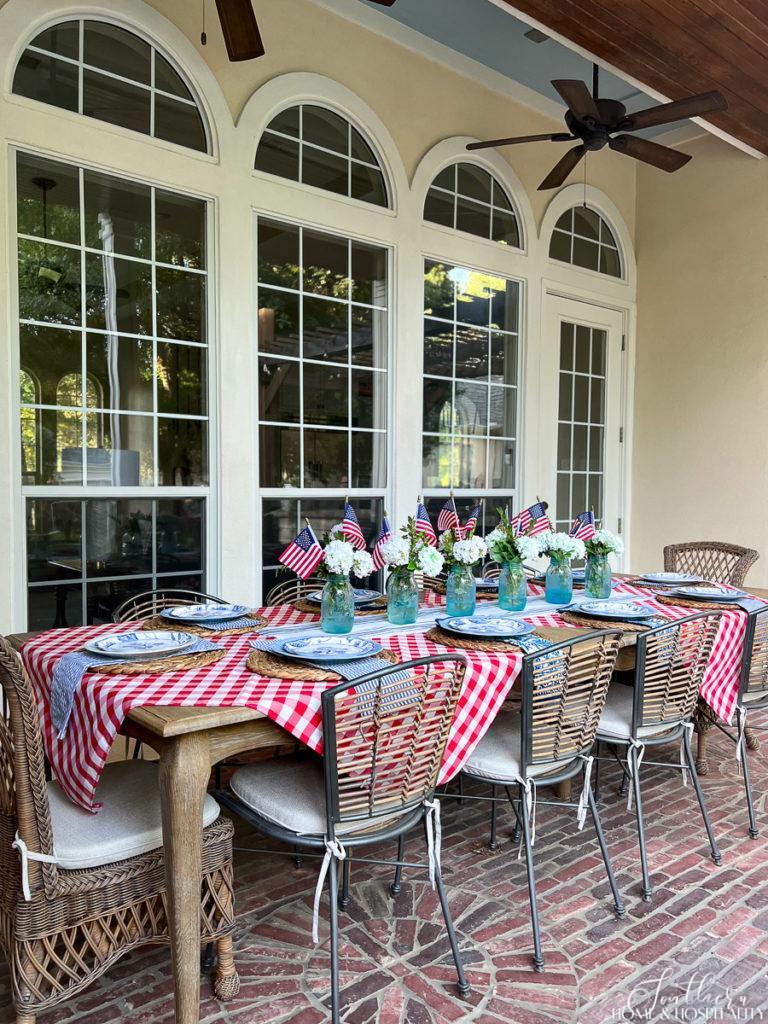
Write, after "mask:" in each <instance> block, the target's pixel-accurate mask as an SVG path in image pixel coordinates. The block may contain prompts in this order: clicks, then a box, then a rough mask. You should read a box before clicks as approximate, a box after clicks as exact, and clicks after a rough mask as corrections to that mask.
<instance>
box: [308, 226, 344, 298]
mask: <svg viewBox="0 0 768 1024" xmlns="http://www.w3.org/2000/svg"><path fill="white" fill-rule="evenodd" d="M303 235H304V250H303V251H304V291H305V292H315V293H316V294H318V295H329V296H332V297H334V298H337V299H347V298H349V243H348V242H347V241H346V239H341V238H336V237H335V236H334V235H325V234H320V233H319V232H316V231H307V230H305V231H304V233H303Z"/></svg>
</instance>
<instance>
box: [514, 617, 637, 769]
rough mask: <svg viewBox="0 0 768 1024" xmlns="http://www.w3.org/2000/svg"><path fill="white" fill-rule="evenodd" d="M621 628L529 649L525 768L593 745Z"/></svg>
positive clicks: (524, 708)
mask: <svg viewBox="0 0 768 1024" xmlns="http://www.w3.org/2000/svg"><path fill="white" fill-rule="evenodd" d="M620 638H621V634H620V633H616V632H611V631H608V630H605V631H600V632H596V633H590V634H589V635H588V636H582V637H579V638H578V639H575V640H567V641H565V642H564V643H560V644H557V645H555V646H553V647H549V648H546V649H544V650H543V651H539V652H537V653H535V654H529V655H527V656H526V657H525V659H524V661H523V695H522V751H521V753H522V765H521V768H522V771H523V773H524V774H525V773H526V771H527V769H528V768H530V767H533V766H535V765H539V764H546V763H548V762H550V761H562V760H563V759H565V758H568V757H574V758H575V757H578V756H579V755H585V754H587V753H588V752H589V750H590V749H591V748H592V744H593V742H594V739H595V735H596V733H597V725H598V722H599V721H600V714H601V712H602V710H603V705H604V704H605V696H606V693H607V691H608V684H609V683H610V681H611V673H612V672H613V667H614V664H615V662H616V657H617V655H618V652H619V640H620Z"/></svg>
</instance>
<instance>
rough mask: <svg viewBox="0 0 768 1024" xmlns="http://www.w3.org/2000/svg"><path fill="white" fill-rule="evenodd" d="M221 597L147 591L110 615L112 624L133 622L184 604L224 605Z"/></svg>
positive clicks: (137, 595)
mask: <svg viewBox="0 0 768 1024" xmlns="http://www.w3.org/2000/svg"><path fill="white" fill-rule="evenodd" d="M226 603H227V602H226V601H225V600H224V599H223V598H222V597H214V596H213V595H212V594H198V593H197V591H195V590H147V591H145V592H144V593H143V594H134V595H133V596H132V597H129V598H128V599H127V600H125V601H123V603H122V604H121V605H119V606H118V607H117V608H115V610H114V612H113V613H112V621H113V622H135V621H137V620H139V619H148V618H149V617H150V616H151V615H157V613H158V612H161V611H163V609H165V608H174V607H177V606H178V605H185V604H226Z"/></svg>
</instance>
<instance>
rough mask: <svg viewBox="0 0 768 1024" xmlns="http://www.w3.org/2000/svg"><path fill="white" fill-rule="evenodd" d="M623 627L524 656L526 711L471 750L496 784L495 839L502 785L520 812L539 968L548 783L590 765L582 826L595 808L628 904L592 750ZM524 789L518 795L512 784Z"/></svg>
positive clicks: (478, 771) (617, 899) (476, 767)
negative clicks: (540, 851)
mask: <svg viewBox="0 0 768 1024" xmlns="http://www.w3.org/2000/svg"><path fill="white" fill-rule="evenodd" d="M620 638H621V634H620V633H616V632H610V631H609V630H605V631H601V632H596V633H590V634H588V635H586V636H581V637H578V638H575V639H573V640H567V641H565V642H563V643H560V644H554V645H553V646H551V647H548V648H545V649H544V650H542V651H537V652H535V653H533V654H528V655H526V656H525V658H524V659H523V682H522V708H521V712H520V713H518V712H517V711H512V710H510V711H506V710H504V711H501V712H500V713H499V714H498V715H497V716H496V718H495V719H494V720H493V722H491V725H490V727H489V729H488V731H487V732H486V734H485V735H484V736H483V738H482V739H481V740H480V742H479V743H478V745H477V746H476V747H475V749H474V750H473V752H472V753H471V754H470V756H469V759H468V761H467V763H466V764H465V766H464V774H465V775H467V776H468V777H469V778H472V779H475V780H476V781H479V782H484V783H488V784H490V786H491V797H490V799H491V809H492V814H491V844H490V845H491V846H493V845H494V844H495V838H496V807H497V802H496V792H497V790H498V789H502V790H503V791H504V792H505V793H506V796H507V799H508V800H509V803H510V804H511V806H512V810H513V811H514V814H515V820H516V825H515V830H514V833H513V840H518V839H519V837H520V832H521V831H522V834H523V839H524V842H525V860H526V867H527V873H528V894H529V898H530V905H531V929H532V931H533V967H534V970H536V971H543V970H544V957H543V954H542V949H541V934H540V927H539V911H538V901H537V897H536V879H535V875H534V869H533V842H534V835H533V833H534V826H533V821H534V820H535V809H536V804H537V803H539V804H541V803H551V802H552V801H544V800H537V796H536V790H537V786H540V785H551V784H554V783H558V782H563V781H566V780H568V779H572V778H573V777H574V776H575V775H578V774H579V773H580V772H581V771H582V770H584V784H583V788H582V793H581V797H580V799H579V802H578V804H576V805H574V804H565V805H564V804H563V803H561V802H560V801H557V802H556V804H555V805H556V806H558V807H562V806H570V807H573V806H576V807H578V822H579V827H581V826H582V825H583V823H584V820H585V816H586V811H587V808H589V810H590V812H591V815H592V821H593V824H594V826H595V831H596V833H597V841H598V843H599V846H600V852H601V853H602V856H603V862H604V864H605V870H606V874H607V875H608V881H609V883H610V887H611V892H612V893H613V903H614V909H615V911H616V914H617V915H618V916H619V917H623V916H624V913H625V910H624V905H623V903H622V900H621V896H620V895H619V891H618V888H617V886H616V880H615V878H614V875H613V868H612V867H611V861H610V858H609V856H608V850H607V847H606V845H605V838H604V836H603V830H602V828H601V825H600V818H599V816H598V813H597V807H596V805H595V798H594V795H593V793H592V786H591V782H590V776H591V765H592V757H591V751H592V746H593V743H594V740H595V734H596V731H597V723H598V720H599V718H600V713H601V712H602V709H603V704H604V703H605V697H606V693H607V691H608V684H609V682H610V679H611V673H612V672H613V667H614V665H615V663H616V657H617V655H618V651H619V641H620ZM515 787H516V788H517V798H515V797H514V796H513V792H512V790H513V789H514V788H515Z"/></svg>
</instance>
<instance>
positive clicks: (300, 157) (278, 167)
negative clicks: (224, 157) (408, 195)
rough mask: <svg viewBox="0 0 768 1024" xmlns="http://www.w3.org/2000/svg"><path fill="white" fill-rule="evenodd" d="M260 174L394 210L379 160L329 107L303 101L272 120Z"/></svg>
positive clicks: (259, 155)
mask: <svg viewBox="0 0 768 1024" xmlns="http://www.w3.org/2000/svg"><path fill="white" fill-rule="evenodd" d="M255 167H256V170H257V171H265V172H266V173H267V174H274V175H276V176H277V177H278V178H288V179H289V180H291V181H299V182H301V183H302V184H303V185H314V186H315V188H320V189H323V190H324V191H325V192H334V193H336V195H340V196H347V197H348V198H350V199H359V200H361V201H362V202H364V203H372V204H373V205H374V206H391V203H390V200H389V195H388V191H387V185H386V181H385V178H384V172H383V171H382V168H381V164H380V162H379V159H378V157H377V156H376V154H375V153H374V151H373V149H372V148H371V146H370V145H369V143H368V142H366V140H365V139H364V138H363V136H362V134H361V133H360V132H359V131H358V130H357V128H355V127H354V126H353V125H352V124H350V122H349V121H348V120H347V119H346V118H345V117H342V116H341V114H337V113H336V112H335V111H333V110H329V109H328V108H327V107H319V106H317V105H316V104H314V103H300V104H298V105H297V106H293V107H288V108H287V109H286V110H282V111H281V112H280V113H279V114H277V115H276V116H275V117H273V118H272V120H271V121H270V122H269V124H268V125H267V127H266V128H265V130H264V134H263V135H262V136H261V139H260V141H259V146H258V149H257V150H256V164H255Z"/></svg>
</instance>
